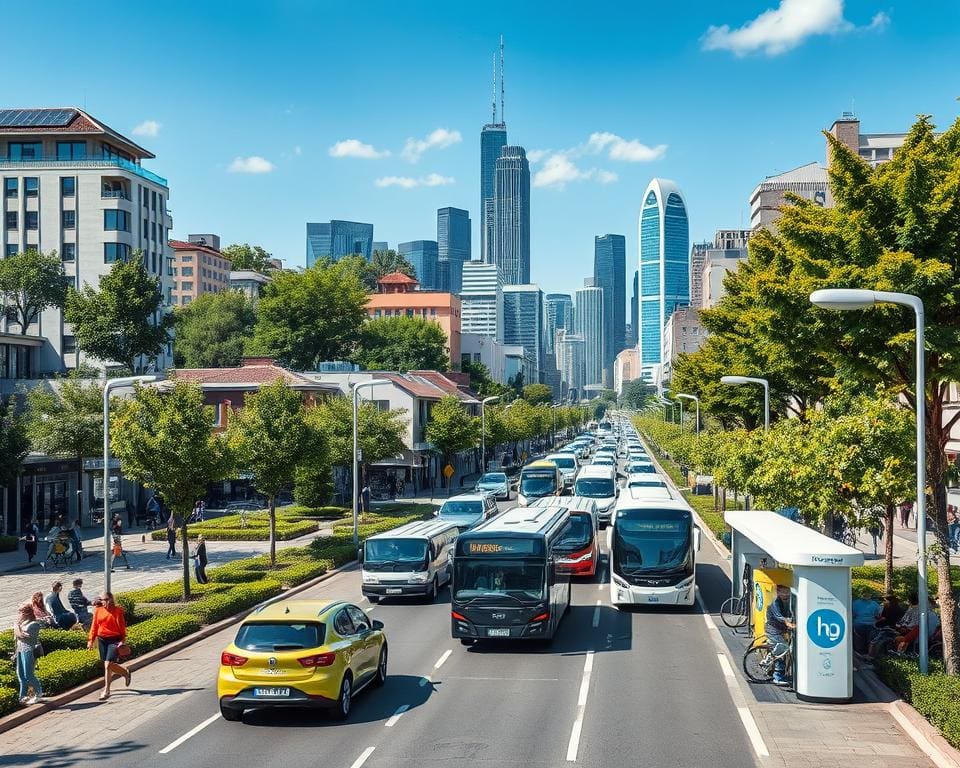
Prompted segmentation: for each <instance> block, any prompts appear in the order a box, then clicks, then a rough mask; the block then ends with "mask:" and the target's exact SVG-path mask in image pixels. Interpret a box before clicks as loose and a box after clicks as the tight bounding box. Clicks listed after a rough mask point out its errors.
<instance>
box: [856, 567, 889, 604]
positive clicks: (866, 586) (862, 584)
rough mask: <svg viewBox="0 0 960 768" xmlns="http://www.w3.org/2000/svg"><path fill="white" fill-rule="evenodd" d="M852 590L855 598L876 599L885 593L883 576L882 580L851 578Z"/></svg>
mask: <svg viewBox="0 0 960 768" xmlns="http://www.w3.org/2000/svg"><path fill="white" fill-rule="evenodd" d="M854 570H856V569H854ZM850 591H851V593H852V594H853V597H854V599H856V598H864V599H868V600H875V599H877V598H879V597H880V596H881V595H882V594H883V577H882V576H881V577H880V581H872V580H870V579H857V578H853V579H850Z"/></svg>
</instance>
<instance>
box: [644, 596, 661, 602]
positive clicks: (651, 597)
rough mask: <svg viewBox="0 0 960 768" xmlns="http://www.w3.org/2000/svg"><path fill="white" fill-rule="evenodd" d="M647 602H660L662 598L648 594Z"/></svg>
mask: <svg viewBox="0 0 960 768" xmlns="http://www.w3.org/2000/svg"><path fill="white" fill-rule="evenodd" d="M647 602H648V603H659V602H660V598H659V597H654V596H653V595H648V596H647Z"/></svg>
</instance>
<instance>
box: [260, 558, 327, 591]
mask: <svg viewBox="0 0 960 768" xmlns="http://www.w3.org/2000/svg"><path fill="white" fill-rule="evenodd" d="M333 567H334V565H333V561H332V560H312V561H305V562H302V563H294V564H293V565H288V566H287V567H286V568H284V569H282V570H280V571H278V572H277V573H276V574H271V576H274V575H275V576H276V578H277V579H278V580H279V581H280V583H281V584H283V586H284V588H286V589H290V587H295V586H297V585H298V584H303V583H304V582H305V581H310V579H315V578H316V577H317V576H322V575H323V574H325V573H326V572H327V571H329V570H330V569H331V568H333Z"/></svg>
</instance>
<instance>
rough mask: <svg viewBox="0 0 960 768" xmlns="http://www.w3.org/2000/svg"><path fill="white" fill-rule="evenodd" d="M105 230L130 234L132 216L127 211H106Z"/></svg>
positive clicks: (104, 218) (104, 215)
mask: <svg viewBox="0 0 960 768" xmlns="http://www.w3.org/2000/svg"><path fill="white" fill-rule="evenodd" d="M103 228H104V230H105V231H108V232H129V231H130V214H129V213H127V212H126V211H109V210H108V211H104V212H103Z"/></svg>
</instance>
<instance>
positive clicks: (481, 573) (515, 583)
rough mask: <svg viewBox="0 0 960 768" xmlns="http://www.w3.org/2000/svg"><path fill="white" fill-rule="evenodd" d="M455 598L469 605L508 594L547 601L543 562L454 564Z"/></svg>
mask: <svg viewBox="0 0 960 768" xmlns="http://www.w3.org/2000/svg"><path fill="white" fill-rule="evenodd" d="M454 568H455V572H454V575H453V583H454V584H455V585H456V587H457V591H456V593H455V594H454V595H453V599H454V600H457V601H459V602H466V601H468V600H473V599H475V598H479V597H488V596H489V597H498V596H500V595H506V596H508V597H512V598H515V599H516V600H520V601H523V602H526V601H537V600H542V599H543V588H544V579H543V574H544V570H543V561H542V560H541V561H539V562H531V561H529V560H479V559H463V558H459V559H456V560H455V561H454Z"/></svg>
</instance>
